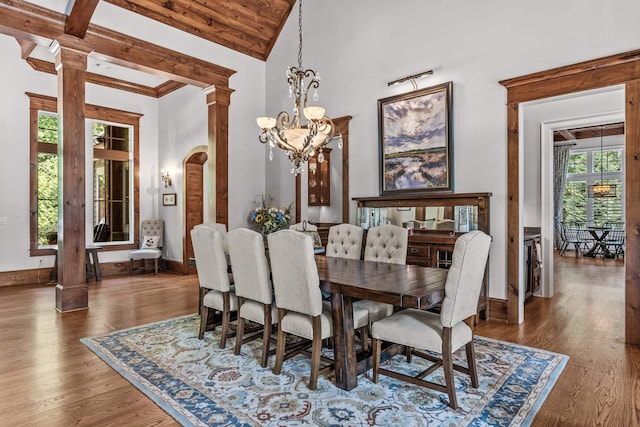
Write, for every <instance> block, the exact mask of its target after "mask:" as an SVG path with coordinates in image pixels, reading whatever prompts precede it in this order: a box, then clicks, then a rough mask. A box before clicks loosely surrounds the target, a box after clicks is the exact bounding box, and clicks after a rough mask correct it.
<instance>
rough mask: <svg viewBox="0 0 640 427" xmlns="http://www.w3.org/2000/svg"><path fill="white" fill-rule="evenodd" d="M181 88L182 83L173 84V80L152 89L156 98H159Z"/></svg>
mask: <svg viewBox="0 0 640 427" xmlns="http://www.w3.org/2000/svg"><path fill="white" fill-rule="evenodd" d="M183 86H185V84H184V83H180V82H174V81H173V80H167V81H166V82H164V83H162V84H159V85H158V86H156V87H155V88H154V89H155V91H156V94H157V97H158V98H161V97H163V96H165V95H166V94H168V93H171V92H173V91H174V90H178V89H180V88H181V87H183Z"/></svg>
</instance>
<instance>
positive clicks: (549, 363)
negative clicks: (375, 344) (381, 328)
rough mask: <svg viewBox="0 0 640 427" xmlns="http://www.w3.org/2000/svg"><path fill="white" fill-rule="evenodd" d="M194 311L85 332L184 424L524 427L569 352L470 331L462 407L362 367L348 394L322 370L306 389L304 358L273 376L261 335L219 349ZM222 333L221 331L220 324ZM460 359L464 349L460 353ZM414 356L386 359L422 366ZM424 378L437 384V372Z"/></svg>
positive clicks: (458, 377)
mask: <svg viewBox="0 0 640 427" xmlns="http://www.w3.org/2000/svg"><path fill="white" fill-rule="evenodd" d="M198 326H199V317H198V315H188V316H183V317H179V318H176V319H170V320H166V321H163V322H158V323H153V324H149V325H144V326H139V327H135V328H130V329H126V330H121V331H116V332H112V333H109V334H107V335H103V336H97V337H91V338H83V339H82V342H83V343H84V344H85V345H86V346H87V347H89V348H90V349H91V350H92V351H94V352H95V353H96V354H97V355H98V356H99V357H100V358H101V359H102V360H104V361H105V362H106V363H108V364H109V365H110V366H111V367H112V368H113V369H115V370H116V371H117V372H118V373H120V374H121V375H122V376H123V377H124V378H126V379H127V380H129V381H130V382H131V383H132V384H134V385H135V386H136V387H137V388H139V389H140V390H141V391H143V392H144V393H145V394H146V395H147V396H149V398H151V399H152V400H153V401H154V402H155V403H156V404H157V405H159V406H160V407H161V408H162V409H164V410H165V411H166V412H167V413H169V414H170V415H171V416H172V417H174V418H175V419H176V420H177V421H178V422H179V423H181V424H182V425H185V426H267V427H269V426H301V425H305V426H402V427H409V426H527V425H529V424H530V423H531V421H532V420H533V417H534V416H535V413H536V412H537V410H538V409H539V408H540V406H541V405H542V403H543V401H544V399H545V398H546V396H547V395H548V394H549V392H550V390H551V388H552V387H553V385H554V383H555V382H556V380H557V378H558V376H559V375H560V373H561V372H562V370H563V368H564V366H565V364H566V363H567V360H568V356H565V355H561V354H556V353H552V352H548V351H545V350H539V349H535V348H530V347H524V346H519V345H515V344H511V343H507V342H502V341H496V340H492V339H489V338H484V337H476V338H475V339H476V341H475V345H476V358H477V366H478V377H479V382H480V386H479V387H478V388H477V389H474V388H473V387H471V384H470V380H469V378H468V376H467V375H463V374H460V373H455V382H456V390H457V397H458V405H459V407H458V409H457V410H455V411H454V410H452V409H451V408H450V407H449V406H447V403H446V402H447V396H446V394H445V393H440V392H437V391H434V390H429V389H425V388H423V387H419V386H415V385H412V384H409V383H406V382H402V381H398V380H395V379H392V378H389V377H385V376H381V377H380V380H379V382H378V383H377V384H374V383H373V382H372V381H371V380H370V377H369V375H370V373H371V371H369V372H368V373H367V374H364V375H361V376H360V377H358V386H357V387H356V388H354V389H353V390H351V391H349V392H347V391H344V390H341V389H339V388H337V387H335V386H334V385H333V378H331V377H327V376H323V375H321V376H320V378H319V380H318V387H317V389H316V390H314V391H312V390H309V389H308V388H307V384H308V380H309V378H308V375H309V369H310V359H309V358H308V357H307V356H305V355H302V354H301V355H298V356H295V357H293V358H291V359H289V360H287V361H285V362H284V364H283V369H282V373H281V374H280V375H274V374H273V373H272V372H271V368H272V366H273V363H274V357H273V356H272V357H271V358H270V359H269V364H268V366H267V367H266V368H262V367H260V362H259V359H260V352H261V345H262V341H261V340H260V339H258V340H255V341H253V342H251V343H248V344H245V345H243V347H242V354H240V355H238V356H236V355H234V354H233V348H234V344H235V339H231V340H228V341H227V348H226V349H224V350H221V349H220V348H219V347H218V343H219V342H220V340H219V334H218V333H217V332H216V331H214V332H207V333H206V334H205V337H204V339H203V340H199V339H198ZM218 330H219V328H218ZM456 358H457V359H458V361H460V359H461V360H462V363H463V364H465V363H466V358H465V355H464V348H463V349H462V351H461V352H458V353H457V354H456ZM419 360H420V359H419V358H417V357H414V358H413V364H411V365H408V364H406V362H405V358H404V357H403V356H400V355H398V356H395V357H393V358H392V359H391V360H389V361H386V362H384V363H385V364H386V365H394V366H393V369H402V370H405V371H407V372H409V371H418V372H419V371H421V370H422V369H423V367H422V366H417V367H416V365H418V363H417V362H418V361H419ZM428 378H429V379H432V380H435V381H440V382H443V381H444V379H443V374H442V369H439V370H437V371H436V372H434V373H432V374H431V375H430V376H429V377H428Z"/></svg>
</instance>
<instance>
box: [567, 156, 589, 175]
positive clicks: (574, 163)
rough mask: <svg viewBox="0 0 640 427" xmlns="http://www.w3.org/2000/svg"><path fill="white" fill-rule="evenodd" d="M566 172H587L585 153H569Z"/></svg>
mask: <svg viewBox="0 0 640 427" xmlns="http://www.w3.org/2000/svg"><path fill="white" fill-rule="evenodd" d="M567 173H569V174H573V173H587V153H571V154H569V169H568V172H567Z"/></svg>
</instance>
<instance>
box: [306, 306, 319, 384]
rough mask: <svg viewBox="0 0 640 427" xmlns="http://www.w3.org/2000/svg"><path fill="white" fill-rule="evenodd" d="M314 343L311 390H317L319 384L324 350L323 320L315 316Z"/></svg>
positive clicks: (313, 324) (313, 320) (313, 323)
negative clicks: (321, 357)
mask: <svg viewBox="0 0 640 427" xmlns="http://www.w3.org/2000/svg"><path fill="white" fill-rule="evenodd" d="M311 322H312V329H313V342H312V345H311V377H310V378H309V389H310V390H315V389H316V386H317V384H318V374H319V372H320V352H321V350H322V319H321V317H320V316H315V317H314V318H313V319H312V320H311Z"/></svg>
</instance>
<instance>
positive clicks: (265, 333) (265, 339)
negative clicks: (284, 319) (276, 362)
mask: <svg viewBox="0 0 640 427" xmlns="http://www.w3.org/2000/svg"><path fill="white" fill-rule="evenodd" d="M263 308H264V326H263V328H262V358H261V359H260V366H262V367H263V368H265V367H266V366H267V360H268V359H269V347H270V344H271V343H270V341H271V321H272V319H271V304H265V305H264V306H263Z"/></svg>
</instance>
